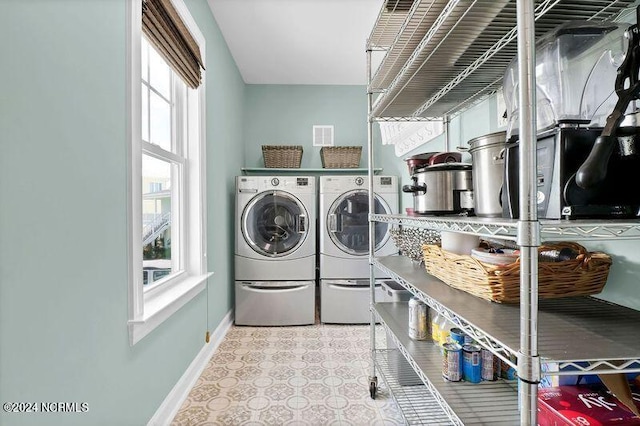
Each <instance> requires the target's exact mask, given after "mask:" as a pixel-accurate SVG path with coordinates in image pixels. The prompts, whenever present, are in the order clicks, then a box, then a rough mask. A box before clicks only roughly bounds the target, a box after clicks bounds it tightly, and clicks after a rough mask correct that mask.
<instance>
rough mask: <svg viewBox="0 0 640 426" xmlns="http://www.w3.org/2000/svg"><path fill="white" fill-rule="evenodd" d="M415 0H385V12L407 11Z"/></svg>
mask: <svg viewBox="0 0 640 426" xmlns="http://www.w3.org/2000/svg"><path fill="white" fill-rule="evenodd" d="M414 1H415V0H387V3H386V4H385V6H384V7H385V9H386V10H387V12H408V11H409V10H411V6H413V3H414Z"/></svg>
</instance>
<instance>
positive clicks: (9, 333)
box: [0, 0, 244, 426]
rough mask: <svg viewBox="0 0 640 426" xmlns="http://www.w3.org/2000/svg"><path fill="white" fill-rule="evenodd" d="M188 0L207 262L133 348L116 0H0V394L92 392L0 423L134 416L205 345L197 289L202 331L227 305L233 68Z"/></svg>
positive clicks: (238, 153)
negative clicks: (81, 406) (187, 296)
mask: <svg viewBox="0 0 640 426" xmlns="http://www.w3.org/2000/svg"><path fill="white" fill-rule="evenodd" d="M187 5H188V7H189V8H190V10H191V12H192V14H193V16H194V18H195V19H196V21H197V22H198V25H199V26H200V29H201V30H202V32H203V33H204V35H205V37H206V39H207V55H206V56H207V84H208V86H207V96H208V104H207V135H208V137H207V150H208V152H209V156H208V174H207V183H208V197H209V210H208V220H209V235H208V244H209V270H211V271H214V272H215V275H214V276H213V277H212V278H211V279H210V280H209V287H210V288H209V293H208V297H209V300H208V301H207V293H204V292H203V293H201V294H200V295H199V296H198V297H196V298H195V299H194V300H192V301H191V302H190V303H188V304H187V305H186V306H184V307H183V308H182V309H180V310H179V311H178V312H177V313H176V314H175V315H174V316H172V317H171V318H170V319H169V320H167V321H166V322H165V323H163V324H162V325H161V326H159V327H158V328H157V329H156V330H154V331H153V332H151V334H149V335H148V336H147V337H145V338H144V339H143V340H142V341H140V342H139V343H138V344H137V345H135V346H134V347H130V346H129V337H128V332H127V319H128V309H127V306H128V287H127V236H126V229H127V227H126V223H127V214H126V200H127V188H126V176H127V157H126V146H127V141H126V135H125V121H126V116H125V111H126V99H125V11H126V7H125V0H92V1H82V2H81V1H77V0H56V1H48V0H29V1H22V0H0V36H2V39H3V40H4V42H3V43H0V54H1V56H2V58H3V60H2V61H0V81H1V83H0V87H1V90H0V206H1V207H0V348H1V353H0V402H5V401H15V402H39V401H45V402H51V401H55V402H86V403H88V404H89V412H88V413H85V414H24V415H19V414H6V413H2V414H0V424H2V425H65V426H66V425H142V424H146V423H147V421H148V420H149V419H150V418H151V416H152V415H153V413H154V412H155V411H156V409H157V408H158V407H159V405H160V403H161V402H162V401H163V399H164V398H165V397H166V395H167V394H168V393H169V391H170V390H171V389H172V387H173V386H174V385H175V383H176V382H177V381H178V379H179V378H180V376H181V375H182V374H183V373H184V371H185V370H186V368H187V367H188V366H189V364H190V363H191V361H192V360H193V359H194V357H195V356H196V354H197V353H198V352H199V351H200V349H201V348H202V347H203V345H204V333H205V331H206V329H207V304H208V305H209V316H208V318H209V327H208V328H209V329H210V330H213V329H214V328H215V327H216V326H217V324H218V323H219V321H220V319H221V318H222V317H223V316H224V315H225V314H226V313H227V312H228V310H229V309H230V308H231V306H232V296H231V285H230V282H231V281H232V278H231V277H232V274H233V270H232V261H233V259H232V256H233V254H232V251H230V250H229V247H232V246H233V245H232V241H233V240H232V234H231V231H230V229H232V227H233V220H232V219H233V214H232V212H233V203H232V201H231V199H232V195H231V194H232V186H231V185H232V182H233V176H234V175H235V174H236V170H238V168H239V167H240V166H241V165H242V162H243V159H242V155H243V152H242V149H241V144H242V137H241V134H242V118H243V117H242V103H243V99H244V93H243V92H244V83H243V82H242V79H241V77H240V75H239V73H238V71H237V68H236V66H235V63H234V61H233V59H232V58H231V55H230V54H229V52H228V50H227V47H226V44H225V43H224V40H223V38H222V36H221V34H220V32H219V30H218V27H217V24H216V23H215V21H214V19H213V17H212V15H211V12H210V11H209V8H208V5H207V3H206V1H205V0H187ZM222 146H224V147H225V148H224V152H223V153H222V152H221V151H220V147H222ZM222 154H223V155H222ZM207 302H208V303H207Z"/></svg>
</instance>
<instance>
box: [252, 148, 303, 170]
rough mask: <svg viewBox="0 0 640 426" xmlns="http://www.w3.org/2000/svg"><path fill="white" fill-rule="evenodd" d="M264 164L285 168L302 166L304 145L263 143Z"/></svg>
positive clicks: (270, 166)
mask: <svg viewBox="0 0 640 426" xmlns="http://www.w3.org/2000/svg"><path fill="white" fill-rule="evenodd" d="M262 157H263V158H264V166H265V167H267V168H269V169H273V168H283V169H297V168H300V162H301V161H302V146H300V145H262Z"/></svg>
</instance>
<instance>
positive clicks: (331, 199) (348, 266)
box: [319, 176, 399, 324]
mask: <svg viewBox="0 0 640 426" xmlns="http://www.w3.org/2000/svg"><path fill="white" fill-rule="evenodd" d="M367 185H368V181H367V177H366V176H322V177H321V178H320V197H319V199H320V213H319V238H320V250H319V251H320V298H321V301H320V302H321V303H320V320H321V321H322V322H329V323H342V324H359V323H367V322H369V320H370V314H369V299H370V296H369V219H368V215H369V195H368V190H367ZM374 193H375V197H374V204H375V212H376V213H380V214H397V213H398V204H399V195H398V178H397V177H396V176H374ZM389 231H390V226H389V224H387V223H380V222H377V223H376V224H375V253H376V255H377V256H386V255H392V254H396V253H397V252H398V250H397V248H396V247H395V244H394V243H393V240H392V239H391V238H390V237H391V235H390V232H389ZM381 275H382V274H381V273H380V272H379V271H378V273H377V274H376V276H377V277H380V278H385V277H383V276H381ZM376 288H377V289H378V290H377V291H378V294H377V296H376V297H381V296H382V293H381V291H380V290H379V283H378V284H377V285H376Z"/></svg>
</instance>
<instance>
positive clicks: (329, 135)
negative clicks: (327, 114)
mask: <svg viewBox="0 0 640 426" xmlns="http://www.w3.org/2000/svg"><path fill="white" fill-rule="evenodd" d="M313 146H333V126H317V125H316V126H313Z"/></svg>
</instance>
